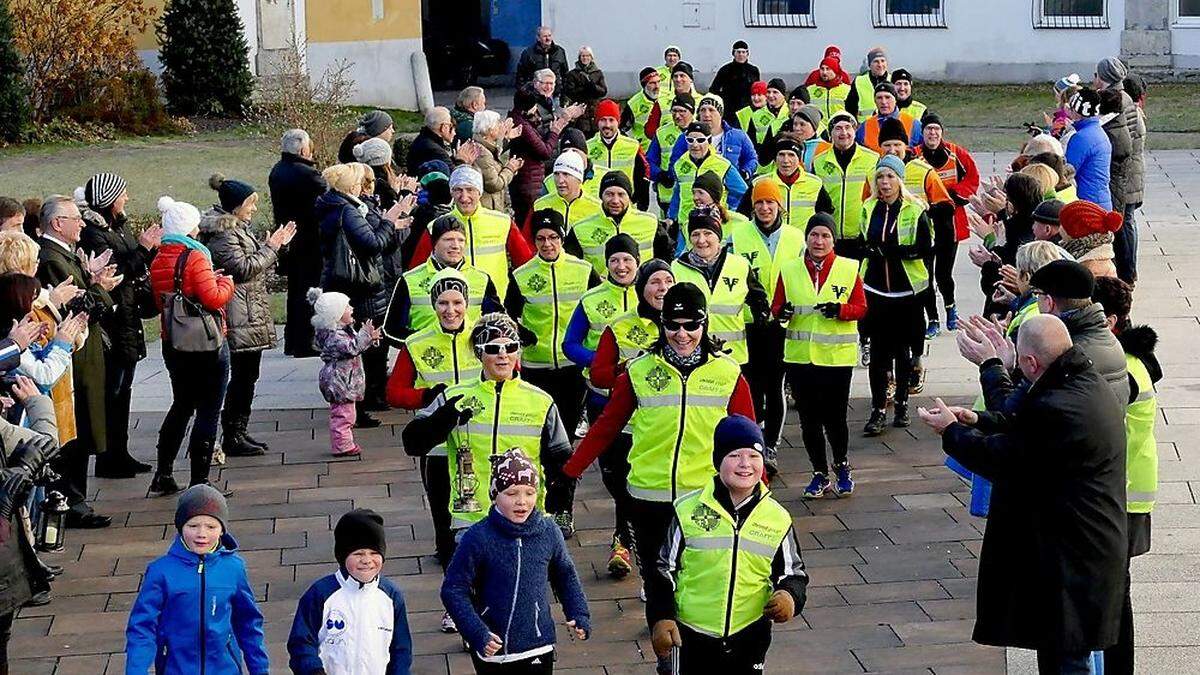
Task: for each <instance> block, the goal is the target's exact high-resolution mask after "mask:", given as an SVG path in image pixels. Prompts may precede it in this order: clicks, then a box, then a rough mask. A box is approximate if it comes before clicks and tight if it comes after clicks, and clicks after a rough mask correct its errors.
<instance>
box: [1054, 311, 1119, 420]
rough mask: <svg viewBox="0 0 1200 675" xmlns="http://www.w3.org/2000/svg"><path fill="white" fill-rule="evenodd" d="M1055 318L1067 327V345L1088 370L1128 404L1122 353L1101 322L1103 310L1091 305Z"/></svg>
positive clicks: (1109, 331)
mask: <svg viewBox="0 0 1200 675" xmlns="http://www.w3.org/2000/svg"><path fill="white" fill-rule="evenodd" d="M1059 318H1061V319H1062V321H1063V323H1064V324H1066V326H1067V332H1068V333H1070V334H1071V341H1072V342H1074V343H1075V346H1076V347H1078V348H1079V350H1080V351H1082V352H1083V353H1084V355H1085V356H1087V357H1088V358H1089V359H1091V361H1092V367H1093V368H1095V369H1096V372H1097V373H1100V377H1102V378H1104V381H1105V382H1107V383H1108V386H1110V387H1112V391H1113V393H1114V394H1116V396H1117V400H1118V401H1120V402H1121V407H1122V408H1121V409H1122V410H1124V406H1125V405H1126V404H1128V403H1129V402H1130V401H1129V392H1130V386H1129V373H1128V371H1127V370H1126V368H1125V350H1124V349H1122V348H1121V343H1120V342H1117V337H1116V336H1115V335H1113V333H1112V331H1111V330H1109V329H1108V324H1107V323H1105V321H1104V308H1103V307H1101V306H1100V303H1098V302H1093V303H1092V304H1090V305H1088V306H1087V307H1084V308H1083V309H1079V310H1075V311H1073V312H1066V313H1064V314H1062V315H1061V316H1060V317H1059Z"/></svg>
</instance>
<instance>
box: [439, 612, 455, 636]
mask: <svg viewBox="0 0 1200 675" xmlns="http://www.w3.org/2000/svg"><path fill="white" fill-rule="evenodd" d="M442 632H443V633H457V632H458V626H456V625H454V619H452V618H451V617H450V612H442Z"/></svg>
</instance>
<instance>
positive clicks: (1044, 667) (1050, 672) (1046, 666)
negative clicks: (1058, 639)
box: [1037, 649, 1103, 675]
mask: <svg viewBox="0 0 1200 675" xmlns="http://www.w3.org/2000/svg"><path fill="white" fill-rule="evenodd" d="M1102 653H1103V652H1080V653H1078V654H1062V653H1060V652H1051V651H1043V650H1041V649H1039V650H1038V653H1037V658H1038V673H1039V675H1100V674H1101V673H1102V672H1103V671H1102V670H1101V671H1098V670H1097V665H1099V666H1100V668H1103V665H1102V664H1103V661H1100V663H1099V664H1097V662H1096V659H1095V654H1102Z"/></svg>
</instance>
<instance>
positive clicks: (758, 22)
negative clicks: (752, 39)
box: [742, 0, 817, 28]
mask: <svg viewBox="0 0 1200 675" xmlns="http://www.w3.org/2000/svg"><path fill="white" fill-rule="evenodd" d="M760 1H763V0H742V24H743V25H745V27H746V28H816V27H817V0H808V13H807V14H782V13H771V12H760V11H759V10H758V5H759V2H760ZM766 1H767V2H772V1H774V2H780V3H783V2H786V1H787V0H766Z"/></svg>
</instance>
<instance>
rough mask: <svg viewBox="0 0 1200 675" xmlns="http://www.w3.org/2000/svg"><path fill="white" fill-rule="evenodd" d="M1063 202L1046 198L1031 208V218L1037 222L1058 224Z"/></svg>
mask: <svg viewBox="0 0 1200 675" xmlns="http://www.w3.org/2000/svg"><path fill="white" fill-rule="evenodd" d="M1063 206H1065V204H1063V203H1062V202H1061V201H1059V200H1057V199H1047V200H1046V201H1044V202H1042V203H1040V204H1038V205H1037V206H1036V207H1034V209H1033V219H1034V220H1036V221H1037V222H1039V223H1047V224H1049V225H1058V215H1059V214H1060V213H1062V210H1063Z"/></svg>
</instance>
